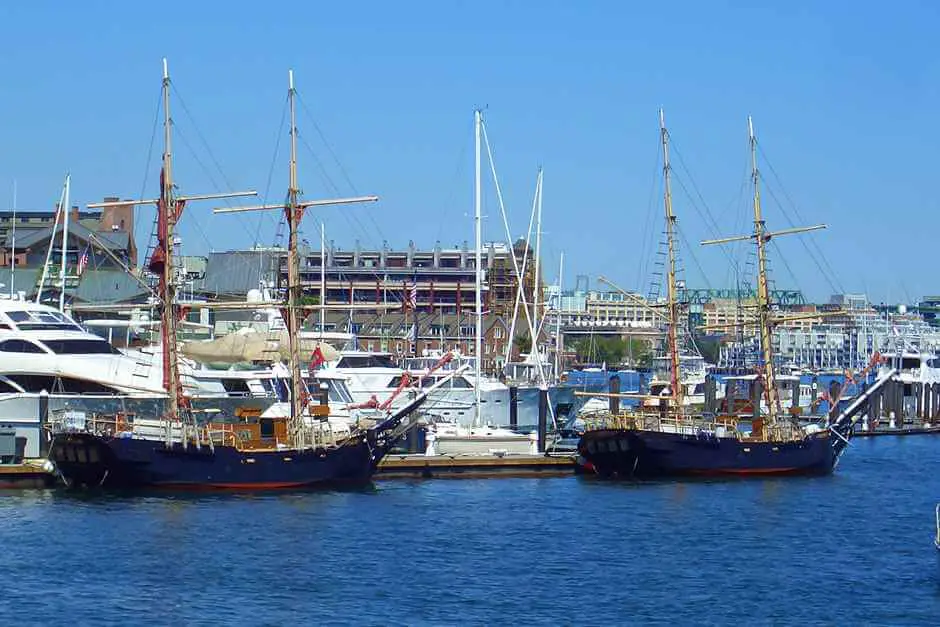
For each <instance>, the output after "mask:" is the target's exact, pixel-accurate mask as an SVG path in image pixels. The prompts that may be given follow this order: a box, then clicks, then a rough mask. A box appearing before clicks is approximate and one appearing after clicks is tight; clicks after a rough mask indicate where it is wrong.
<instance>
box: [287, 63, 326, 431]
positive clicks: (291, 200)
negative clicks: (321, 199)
mask: <svg viewBox="0 0 940 627" xmlns="http://www.w3.org/2000/svg"><path fill="white" fill-rule="evenodd" d="M287 76H288V83H289V86H288V92H287V97H288V101H289V103H290V187H289V189H288V190H287V207H286V210H287V232H288V239H287V320H286V322H287V337H288V342H289V350H290V372H291V399H290V424H291V431H292V433H291V435H292V436H296V434H297V432H298V431H299V428H300V423H301V416H302V414H303V398H302V391H303V389H304V383H303V379H302V378H301V374H300V319H299V318H298V307H299V306H300V291H301V285H300V264H299V260H298V257H297V228H298V226H299V224H298V222H299V220H300V216H301V211H302V209H301V208H300V207H299V205H298V202H297V198H298V195H299V194H300V190H299V189H297V121H296V111H295V109H296V107H295V105H294V100H295V96H296V91H295V90H294V71H293V70H288V75H287ZM321 264H322V261H321ZM321 311H322V310H321Z"/></svg>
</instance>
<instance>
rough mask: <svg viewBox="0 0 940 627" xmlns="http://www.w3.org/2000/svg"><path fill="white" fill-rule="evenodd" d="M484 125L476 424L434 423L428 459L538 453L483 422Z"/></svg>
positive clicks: (527, 439) (530, 441)
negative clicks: (446, 456) (435, 457)
mask: <svg viewBox="0 0 940 627" xmlns="http://www.w3.org/2000/svg"><path fill="white" fill-rule="evenodd" d="M482 124H483V120H482V114H481V112H480V110H479V109H478V110H476V111H475V112H474V137H475V143H474V146H475V168H474V216H473V221H474V230H475V233H476V251H475V261H474V271H475V274H476V290H475V307H476V309H475V315H476V329H475V333H474V348H473V354H474V358H475V359H474V360H473V362H474V386H473V387H474V391H475V396H476V398H475V401H476V402H475V403H474V420H473V422H472V423H471V425H470V426H469V427H467V426H464V425H461V424H460V423H458V422H456V421H445V420H442V419H438V420H433V419H432V422H431V424H430V425H429V427H428V449H427V451H426V454H427V455H435V454H438V455H494V454H495V455H506V454H534V453H537V452H538V443H537V436H535V434H531V435H526V434H522V433H516V432H515V431H511V430H510V429H506V428H503V427H495V426H487V425H484V424H483V423H482V421H481V406H482V403H481V401H482V389H483V386H482V383H483V376H482V373H481V357H482V353H483V301H482V289H483V268H482V264H483V254H482V229H483V227H482V215H481V208H482V199H481V191H482V190H481V176H480V131H481V127H482Z"/></svg>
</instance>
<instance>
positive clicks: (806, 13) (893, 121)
mask: <svg viewBox="0 0 940 627" xmlns="http://www.w3.org/2000/svg"><path fill="white" fill-rule="evenodd" d="M938 17H940V5H936V4H935V3H931V2H928V1H923V2H914V1H899V2H894V3H891V5H890V6H889V5H887V4H885V3H875V2H865V1H856V2H847V1H841V0H839V1H837V0H832V1H828V2H824V3H823V2H808V1H806V2H790V3H780V2H767V3H760V2H728V1H724V2H722V1H719V0H715V1H710V2H670V3H634V2H601V1H594V2H579V3H575V2H561V1H557V0H546V1H544V2H540V3H530V2H523V1H503V2H496V1H492V2H488V1H484V0H481V1H478V2H472V3H471V2H457V1H454V2H431V1H427V2H417V1H415V2H408V1H403V2H396V3H389V2H378V1H376V2H346V3H312V2H297V3H287V2H267V3H259V2H242V1H239V0H233V1H230V2H225V3H223V2H164V3H162V4H160V5H157V4H141V3H130V2H128V3H118V2H104V1H97V2H95V1H88V2H82V3H59V2H51V1H44V0H36V1H34V2H30V3H13V2H9V3H3V4H2V5H0V37H2V39H3V41H4V48H5V54H4V55H3V56H2V57H0V73H2V74H0V75H2V76H3V89H2V92H0V93H2V98H0V120H2V122H0V205H2V206H5V207H7V206H9V205H10V203H11V201H12V186H13V180H14V179H15V180H16V181H17V186H18V203H17V204H18V206H19V207H20V208H24V209H31V208H43V207H50V206H51V205H52V203H53V202H54V201H55V199H56V198H57V197H58V194H59V191H60V187H61V182H62V178H63V176H64V173H65V171H66V170H70V171H71V173H72V178H73V185H72V187H73V200H74V201H76V202H78V203H81V204H84V203H87V202H91V201H94V200H98V199H100V198H102V197H103V196H107V195H120V196H122V197H137V196H138V195H140V193H141V190H142V186H143V185H144V183H145V180H146V181H147V188H146V194H147V195H149V196H152V195H153V193H154V191H155V186H156V175H157V167H158V166H157V160H158V158H159V149H158V147H159V137H158V138H157V139H158V142H157V147H156V148H155V149H154V150H153V157H152V161H151V165H150V168H149V169H147V168H146V165H147V160H148V147H149V146H150V140H151V132H152V129H153V121H154V116H155V114H156V111H157V109H156V106H157V98H158V95H159V86H160V59H161V57H163V56H166V57H168V58H169V62H170V71H171V75H172V78H173V81H174V85H175V89H176V92H177V94H178V96H179V97H175V98H174V101H173V105H172V106H173V107H174V120H175V122H176V125H177V130H178V134H177V140H176V150H175V153H176V158H177V159H176V179H177V182H178V183H179V184H180V186H181V189H182V191H183V192H184V193H199V192H209V191H216V190H220V189H228V188H229V187H230V186H231V187H232V188H237V189H248V188H254V189H257V190H259V192H264V191H265V190H266V189H267V190H268V196H269V198H270V199H271V200H275V199H280V198H282V197H283V192H284V189H285V188H286V178H287V176H286V172H287V163H286V152H285V150H286V147H287V137H286V132H287V126H286V124H285V125H282V126H280V127H279V121H280V120H281V116H282V112H283V110H284V103H285V97H286V74H287V69H288V68H293V69H294V71H295V75H296V79H297V83H298V88H299V90H300V93H301V95H302V99H303V103H304V105H305V107H306V108H305V109H304V108H303V107H302V108H301V112H300V116H299V118H298V123H299V126H300V132H301V136H302V137H303V138H304V141H303V142H301V150H300V154H299V159H300V173H301V181H302V183H303V187H304V190H305V192H306V195H307V196H308V197H319V196H332V195H335V194H336V193H339V194H344V195H345V194H352V193H376V194H378V195H380V196H381V201H380V203H378V204H377V205H371V206H363V207H359V208H348V207H347V208H343V209H338V208H337V209H329V210H323V211H320V212H319V213H317V214H315V215H313V214H311V215H309V217H308V219H307V221H306V222H305V225H304V226H305V235H306V236H307V237H309V238H310V239H311V241H314V240H315V239H316V237H317V236H316V230H317V220H318V219H323V220H324V221H325V223H326V228H327V231H328V237H329V238H330V239H333V240H335V242H336V245H337V246H340V247H343V248H349V247H352V246H353V245H354V242H355V240H357V239H358V240H360V242H361V243H362V245H363V246H379V245H381V242H382V240H383V239H386V240H388V241H389V243H390V245H392V246H394V247H402V246H405V245H407V243H408V240H410V239H411V240H414V241H415V242H416V243H417V244H418V245H419V246H433V244H434V242H435V241H436V240H438V239H440V240H441V242H442V244H444V245H453V244H455V243H458V242H462V241H463V240H464V239H466V240H470V241H471V244H472V236H473V231H472V176H473V169H472V155H473V151H472V139H473V137H472V130H473V129H472V111H473V108H474V107H475V106H485V107H487V110H486V114H485V115H486V119H487V126H488V131H489V136H490V140H491V142H492V145H493V149H494V151H495V157H496V162H497V170H498V173H499V176H500V181H501V184H502V186H503V190H504V194H505V198H506V204H507V208H508V210H509V214H510V221H511V225H512V230H513V235H514V236H518V235H521V234H523V233H524V231H525V228H526V226H527V224H528V217H529V206H530V203H531V196H532V192H533V189H534V185H535V177H536V170H537V167H538V166H539V165H540V164H541V165H542V166H543V167H544V168H545V185H544V226H543V230H544V232H545V235H544V246H545V260H544V262H545V265H546V267H547V269H546V278H548V279H552V280H553V279H554V277H555V275H556V274H557V270H556V267H557V263H558V262H557V260H558V254H559V252H560V251H564V252H565V257H566V269H565V275H566V277H567V278H568V279H569V280H566V284H568V285H571V284H572V282H573V277H574V276H575V275H578V274H584V275H589V276H591V277H592V278H593V277H596V276H597V275H598V274H605V275H607V276H609V277H611V278H613V279H616V280H617V281H618V282H619V283H620V284H621V285H623V286H624V287H629V288H636V289H640V290H641V291H645V290H646V289H647V288H648V284H649V282H650V272H651V268H650V259H651V257H652V252H651V251H652V249H654V248H655V247H656V241H657V240H659V239H660V237H659V235H658V233H659V231H660V230H661V224H662V218H661V216H662V203H661V198H660V193H661V186H662V180H661V178H662V177H661V174H660V172H659V171H658V169H657V164H658V156H657V155H658V151H659V144H658V120H657V111H658V109H659V108H660V107H663V108H664V109H665V111H666V120H667V125H668V126H669V130H670V133H671V135H672V138H673V142H674V144H673V146H674V149H675V151H676V152H675V154H674V160H673V161H674V162H673V165H674V168H675V171H676V179H677V181H676V185H675V190H674V192H675V211H676V213H677V214H678V215H679V218H680V223H681V228H682V231H683V234H684V238H685V242H684V243H683V246H682V247H683V251H682V258H683V261H684V266H685V275H686V280H687V283H688V284H689V285H694V286H701V287H714V288H719V287H730V286H731V285H732V284H733V282H734V273H733V272H732V271H731V270H730V268H731V263H730V261H729V260H730V259H736V260H738V261H739V263H740V262H741V261H742V260H743V259H744V253H743V252H742V249H741V248H740V247H738V248H737V249H731V250H728V251H721V250H713V249H702V248H701V247H699V246H698V244H697V242H698V241H699V240H700V239H703V238H708V237H714V236H716V235H717V234H729V233H736V232H739V231H741V230H742V229H746V228H749V227H748V224H747V219H748V216H749V212H750V206H749V196H748V193H747V188H746V187H744V186H746V185H747V174H748V173H747V159H748V153H747V137H746V116H747V115H749V114H750V115H753V116H754V120H755V125H756V130H757V134H758V138H759V141H760V145H761V150H762V154H763V156H765V157H766V158H767V162H766V163H764V164H763V165H762V170H763V173H764V176H765V178H766V179H767V184H768V192H767V194H765V214H766V218H767V221H768V223H769V224H770V225H771V228H774V227H776V228H785V227H788V226H790V224H791V222H792V223H793V224H802V223H818V222H825V223H827V224H829V229H828V230H827V231H822V232H819V233H815V234H810V235H806V236H800V237H792V238H788V239H785V240H784V239H781V241H780V242H779V244H777V245H775V246H774V247H773V248H772V251H771V252H772V254H773V276H774V279H775V281H776V285H777V286H778V287H781V288H794V287H797V288H800V289H803V290H804V292H806V293H807V294H808V295H809V296H810V297H811V298H814V299H817V300H820V299H827V298H828V296H829V294H830V293H831V292H832V291H833V289H839V290H845V291H850V292H867V293H868V294H869V295H870V297H871V298H872V299H873V300H875V301H882V300H890V301H911V300H916V299H917V298H919V297H920V296H921V295H923V294H928V293H937V292H940V280H938V279H937V274H936V272H935V269H934V268H935V258H936V255H935V252H934V251H935V248H936V247H935V239H936V233H937V232H938V231H940V228H938V227H940V211H938V208H940V207H938V205H940V202H938V200H937V197H936V193H935V189H934V188H935V186H934V185H933V184H932V183H933V181H934V178H935V174H934V168H935V164H936V147H937V146H938V143H940V142H938V140H940V125H938V123H937V121H936V115H937V113H936V112H937V111H940V107H938V104H940V103H938V99H940V98H938V89H940V87H938V86H940V55H938V53H937V52H936V49H935V46H934V44H933V41H934V38H935V33H936V31H937V28H938V26H940V20H938ZM308 112H309V114H310V115H308ZM187 113H189V114H191V115H187ZM314 122H315V124H314ZM318 129H319V131H318ZM321 132H322V136H323V137H325V138H326V140H327V142H326V143H324V141H323V140H322V138H321ZM279 135H280V136H281V143H280V154H279V155H278V157H277V159H276V160H274V152H275V145H276V141H277V139H278V136H279ZM207 147H208V149H207ZM334 155H335V158H334ZM317 160H319V162H320V164H322V165H318V164H317ZM767 163H769V164H770V166H772V168H773V172H775V173H776V175H777V176H774V174H772V173H771V171H770V166H768V165H767ZM216 164H218V167H216ZM272 167H273V168H274V169H273V177H272V178H271V183H270V186H269V185H268V179H269V173H270V172H272ZM145 177H146V178H145ZM484 186H485V187H486V188H487V196H486V199H485V212H486V214H487V215H488V216H489V217H488V218H487V221H486V226H485V238H486V239H503V238H504V232H503V228H502V226H501V224H500V222H499V221H498V219H497V218H498V209H497V205H496V201H495V197H494V195H493V193H492V184H491V182H490V180H489V178H488V177H487V178H486V179H485V184H484ZM684 190H690V191H689V193H686V192H685V191H684ZM775 199H776V200H777V201H775ZM144 211H149V210H146V209H145V210H144ZM709 216H711V217H712V218H713V220H712V219H711V218H709ZM151 222H152V214H150V213H145V214H144V215H141V216H140V218H139V220H138V224H137V228H138V231H139V233H138V239H143V238H144V237H145V235H146V233H148V232H149V230H150V226H151ZM714 222H717V223H718V228H717V229H716V228H715V227H714V226H713V223H714ZM651 224H652V225H654V226H655V229H651V228H650V225H651ZM275 227H276V221H275V219H274V216H268V217H264V218H261V217H259V216H257V215H254V216H240V217H232V216H213V215H212V214H211V205H209V204H205V203H202V204H199V205H193V206H192V207H191V208H190V209H189V210H188V211H187V214H186V215H185V217H184V224H183V226H182V235H183V239H184V246H185V248H186V251H187V252H189V253H193V254H198V253H201V252H205V251H207V250H210V249H216V250H224V249H231V248H237V247H243V246H248V245H251V244H253V243H255V242H256V241H257V242H259V243H263V244H270V243H272V242H273V239H274V234H275ZM716 231H720V233H716Z"/></svg>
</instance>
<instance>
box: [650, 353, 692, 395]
mask: <svg viewBox="0 0 940 627" xmlns="http://www.w3.org/2000/svg"><path fill="white" fill-rule="evenodd" d="M705 374H706V369H705V358H704V357H702V356H701V355H698V354H694V353H681V354H680V355H679V385H680V386H682V402H683V405H685V406H686V407H701V406H702V405H703V404H704V403H705ZM671 379H672V363H671V362H670V360H669V358H668V357H656V358H654V359H653V378H652V379H651V380H650V384H649V390H650V391H649V393H650V396H669V395H670V391H669V386H670V385H671ZM644 404H645V405H648V406H656V405H658V404H659V401H658V400H655V399H648V400H647V401H645V402H644Z"/></svg>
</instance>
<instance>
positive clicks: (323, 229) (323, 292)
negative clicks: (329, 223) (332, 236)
mask: <svg viewBox="0 0 940 627" xmlns="http://www.w3.org/2000/svg"><path fill="white" fill-rule="evenodd" d="M324 305H326V225H325V224H324V223H323V222H320V339H323V331H324V330H325V329H326V308H325V307H324Z"/></svg>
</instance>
